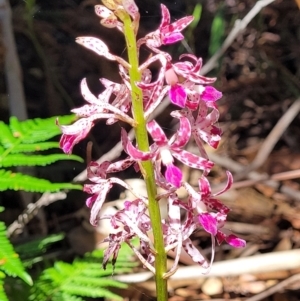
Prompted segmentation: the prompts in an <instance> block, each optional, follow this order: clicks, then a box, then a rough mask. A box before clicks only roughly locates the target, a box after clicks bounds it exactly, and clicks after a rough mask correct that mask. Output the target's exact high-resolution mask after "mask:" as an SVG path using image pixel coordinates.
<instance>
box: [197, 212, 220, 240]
mask: <svg viewBox="0 0 300 301" xmlns="http://www.w3.org/2000/svg"><path fill="white" fill-rule="evenodd" d="M198 218H199V223H200V224H201V225H202V227H203V229H204V230H205V231H206V232H208V233H210V234H212V235H213V236H215V235H216V234H217V231H218V225H217V220H216V219H215V218H214V217H213V216H212V215H211V214H209V213H208V212H205V213H201V214H199V216H198Z"/></svg>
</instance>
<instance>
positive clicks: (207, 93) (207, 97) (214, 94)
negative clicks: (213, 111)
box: [201, 86, 222, 101]
mask: <svg viewBox="0 0 300 301" xmlns="http://www.w3.org/2000/svg"><path fill="white" fill-rule="evenodd" d="M221 97H222V92H220V91H218V90H217V89H215V88H214V87H212V86H206V87H205V90H204V92H203V93H202V94H201V99H202V100H204V101H216V100H218V99H220V98H221Z"/></svg>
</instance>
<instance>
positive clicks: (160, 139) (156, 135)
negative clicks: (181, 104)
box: [147, 120, 168, 146]
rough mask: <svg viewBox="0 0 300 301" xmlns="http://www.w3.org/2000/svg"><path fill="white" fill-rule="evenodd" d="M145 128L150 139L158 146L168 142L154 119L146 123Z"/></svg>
mask: <svg viewBox="0 0 300 301" xmlns="http://www.w3.org/2000/svg"><path fill="white" fill-rule="evenodd" d="M147 130H148V132H149V134H150V135H151V137H152V139H153V140H154V142H155V143H156V144H157V145H158V146H162V145H165V144H167V143H168V139H167V137H166V135H165V133H164V131H163V130H162V128H161V127H160V126H159V125H158V123H157V122H156V121H155V120H152V121H150V122H148V123H147Z"/></svg>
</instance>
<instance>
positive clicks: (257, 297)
mask: <svg viewBox="0 0 300 301" xmlns="http://www.w3.org/2000/svg"><path fill="white" fill-rule="evenodd" d="M296 281H298V282H300V274H297V275H293V276H291V277H290V278H287V279H285V280H283V281H281V282H279V283H277V284H275V285H274V286H272V287H270V288H268V289H267V290H265V291H264V292H262V293H260V294H257V295H255V296H253V297H251V298H248V299H246V300H245V301H259V300H262V299H264V298H266V297H268V296H271V295H273V294H274V293H276V292H278V291H280V290H282V289H284V288H285V287H286V286H288V285H290V284H292V283H294V282H296Z"/></svg>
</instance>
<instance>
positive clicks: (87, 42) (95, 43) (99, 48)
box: [76, 37, 116, 61]
mask: <svg viewBox="0 0 300 301" xmlns="http://www.w3.org/2000/svg"><path fill="white" fill-rule="evenodd" d="M76 43H78V44H81V45H82V46H84V47H86V48H88V49H90V50H92V51H94V52H96V53H97V54H99V55H102V56H105V57H106V58H107V59H109V60H112V61H115V60H116V58H115V56H114V55H112V54H110V53H109V50H108V47H107V46H106V44H105V43H104V42H102V41H101V40H100V39H97V38H94V37H78V38H76Z"/></svg>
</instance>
